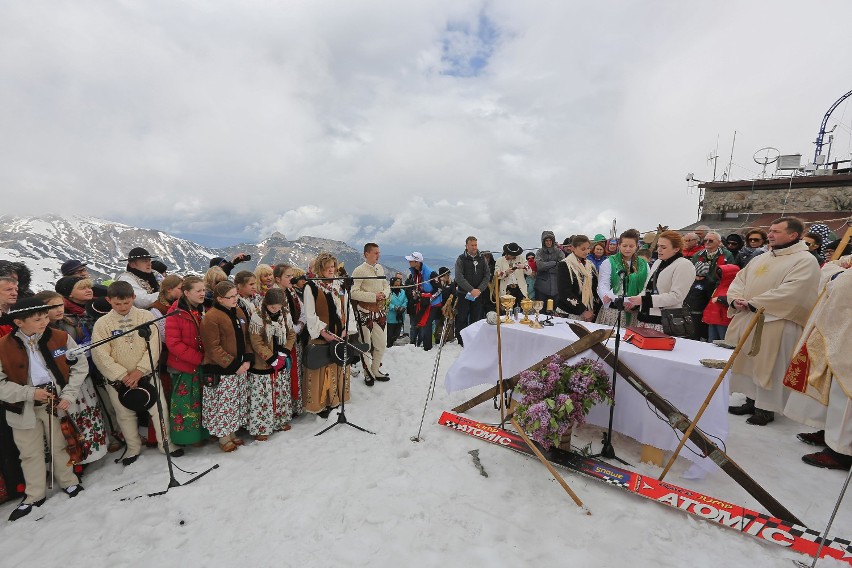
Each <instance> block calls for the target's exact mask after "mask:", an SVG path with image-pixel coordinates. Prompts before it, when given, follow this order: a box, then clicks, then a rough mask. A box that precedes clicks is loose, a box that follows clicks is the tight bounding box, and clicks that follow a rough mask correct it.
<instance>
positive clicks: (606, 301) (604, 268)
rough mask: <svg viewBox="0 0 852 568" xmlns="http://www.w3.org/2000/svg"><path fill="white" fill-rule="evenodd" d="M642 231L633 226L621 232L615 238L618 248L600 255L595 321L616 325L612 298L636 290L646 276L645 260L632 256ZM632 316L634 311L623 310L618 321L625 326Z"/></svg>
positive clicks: (631, 319) (630, 294)
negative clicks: (600, 304) (605, 256)
mask: <svg viewBox="0 0 852 568" xmlns="http://www.w3.org/2000/svg"><path fill="white" fill-rule="evenodd" d="M641 237H642V235H640V234H639V231H637V230H636V229H629V230H627V231H624V232H623V233H621V236H620V237H619V238H618V252H617V253H615V254H614V255H612V256H609V257H607V258H605V259H604V261H603V262H602V263H601V268H600V271H599V274H598V297H600V299H601V302H602V303H603V307H601V310H600V312H598V319H597V320H596V321H597V322H598V323H601V324H604V325H616V324H617V323H618V310H616V309H614V308H611V307H610V304H611V303H612V301H613V300H615V299H616V298H618V297H621V296H622V295H623V296H625V297H629V296H635V295H636V294H640V293H641V292H642V289H643V288H644V287H645V281H646V280H647V279H648V262H647V261H646V260H645V259H644V258H639V257H637V256H636V250H637V249H638V248H639V239H640V238H641ZM625 274H627V275H628V276H627V290H624V289H623V288H624V275H625ZM635 319H636V316H635V314H633V313H631V312H625V313H624V315H623V316H622V318H621V323H622V325H624V326H625V327H627V326H628V325H630V324H631V323H632V322H633V320H635Z"/></svg>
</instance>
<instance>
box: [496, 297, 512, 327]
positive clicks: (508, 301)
mask: <svg viewBox="0 0 852 568" xmlns="http://www.w3.org/2000/svg"><path fill="white" fill-rule="evenodd" d="M500 305H501V306H503V309H504V310H506V319H504V320H503V321H502V322H501V323H504V324H508V323H515V321H514V320H513V319H512V317H511V316H510V315H509V314H510V313H511V311H512V306H514V305H515V297H514V296H512V295H511V294H505V295H503V296H500Z"/></svg>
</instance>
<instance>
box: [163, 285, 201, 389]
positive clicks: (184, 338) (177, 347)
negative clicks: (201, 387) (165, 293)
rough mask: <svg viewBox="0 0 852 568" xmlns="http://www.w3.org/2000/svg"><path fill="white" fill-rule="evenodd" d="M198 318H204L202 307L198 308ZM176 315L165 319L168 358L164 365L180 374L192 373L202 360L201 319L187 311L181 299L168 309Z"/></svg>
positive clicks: (187, 307)
mask: <svg viewBox="0 0 852 568" xmlns="http://www.w3.org/2000/svg"><path fill="white" fill-rule="evenodd" d="M199 310H200V316H201V317H203V316H204V306H199ZM172 312H178V314H177V315H175V316H172V317H170V318H166V347H168V349H169V358H168V359H167V360H166V365H168V366H169V367H171V368H173V369H175V370H178V371H180V372H182V373H194V372H195V371H196V369H197V368H198V366H199V365H201V361H203V360H204V346H203V345H202V344H201V331H200V326H201V317H198V318H196V317H195V316H193V315H192V313H191V312H190V311H189V306H188V305H187V304H186V301H185V300H184V299H183V298H181V299H180V300H177V301H176V302H175V303H174V304H172V306H171V307H170V308H169V313H172Z"/></svg>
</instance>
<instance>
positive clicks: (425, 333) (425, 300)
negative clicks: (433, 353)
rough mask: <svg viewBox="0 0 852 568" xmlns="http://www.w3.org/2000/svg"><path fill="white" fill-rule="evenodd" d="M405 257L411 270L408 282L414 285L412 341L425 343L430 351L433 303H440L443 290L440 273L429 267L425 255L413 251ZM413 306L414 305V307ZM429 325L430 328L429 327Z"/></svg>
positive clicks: (410, 303)
mask: <svg viewBox="0 0 852 568" xmlns="http://www.w3.org/2000/svg"><path fill="white" fill-rule="evenodd" d="M405 259H406V260H407V261H408V266H409V268H408V270H409V271H410V272H411V275H410V276H409V278H408V280H407V281H406V284H409V285H413V286H414V287H413V288H411V298H410V300H409V304H408V305H409V309H412V310H413V311H412V312H409V313H410V314H411V343H413V344H414V345H416V346H419V345H420V344H421V343H422V344H423V348H424V349H425V350H426V351H428V350H429V349H431V348H432V339H431V335H432V329H431V326H432V320H431V319H430V317H429V316H430V315H431V313H432V304H433V303H434V302H437V303H440V301H441V290H440V288H439V287H438V273H437V272H435V271H434V270H432V269H431V268H429V267H428V266H427V265H426V263H425V262H423V255H422V254H421V253H419V252H413V253H411V254H410V255H409V256H406V257H405ZM412 306H413V307H412ZM427 325H428V326H429V329H427Z"/></svg>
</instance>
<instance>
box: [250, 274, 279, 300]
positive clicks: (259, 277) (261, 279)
mask: <svg viewBox="0 0 852 568" xmlns="http://www.w3.org/2000/svg"><path fill="white" fill-rule="evenodd" d="M254 278H255V281H256V283H257V284H256V288H257V293H256V294H255V295H254V296H252V298H251V301H252V303H253V304H254V308H255V310H259V309H260V305H261V304H262V303H263V297H264V296H265V295H266V291H267V290H269V289H270V288H273V287H274V286H275V276H274V274H273V271H272V267H271V266H269V265H268V264H258V265H257V268H255V269H254Z"/></svg>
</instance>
